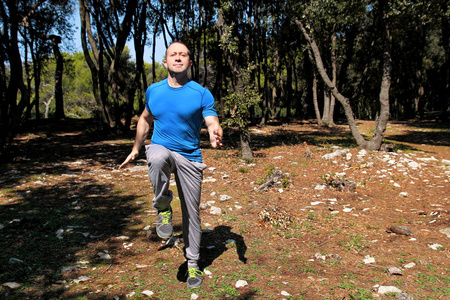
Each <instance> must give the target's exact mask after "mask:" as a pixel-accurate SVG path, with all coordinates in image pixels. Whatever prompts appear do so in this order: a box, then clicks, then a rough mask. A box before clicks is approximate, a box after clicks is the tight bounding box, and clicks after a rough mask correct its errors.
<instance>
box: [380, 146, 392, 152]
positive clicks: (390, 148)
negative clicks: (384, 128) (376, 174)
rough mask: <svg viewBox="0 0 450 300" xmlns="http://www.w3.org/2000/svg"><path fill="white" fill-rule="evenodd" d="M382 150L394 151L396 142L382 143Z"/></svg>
mask: <svg viewBox="0 0 450 300" xmlns="http://www.w3.org/2000/svg"><path fill="white" fill-rule="evenodd" d="M380 151H385V152H392V151H394V144H382V145H381V147H380Z"/></svg>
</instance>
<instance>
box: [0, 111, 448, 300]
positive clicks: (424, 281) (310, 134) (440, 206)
mask: <svg viewBox="0 0 450 300" xmlns="http://www.w3.org/2000/svg"><path fill="white" fill-rule="evenodd" d="M358 126H359V129H360V131H361V132H362V133H363V134H365V135H366V136H370V135H371V133H372V132H373V128H374V122H368V121H367V122H366V121H364V122H359V123H358ZM133 135H134V132H131V133H130V135H129V136H128V137H127V138H122V137H120V138H119V137H117V136H113V135H107V134H101V133H100V131H99V130H98V124H96V123H93V121H91V120H66V121H61V122H59V123H56V124H53V123H40V124H34V125H30V126H29V127H28V129H27V130H25V131H24V132H21V133H20V134H19V135H18V136H17V138H16V139H15V145H14V148H13V150H14V158H13V160H11V161H10V162H2V164H1V165H0V247H1V251H0V298H2V299H396V297H399V296H398V295H399V293H406V294H407V295H406V294H403V296H402V297H403V298H401V299H411V298H408V295H409V296H411V297H414V299H449V298H450V245H449V242H450V221H449V218H450V196H449V195H450V184H449V179H450V128H449V124H448V123H447V124H443V123H437V122H431V121H430V122H425V121H405V122H390V123H389V124H388V128H387V131H386V141H388V142H390V143H393V144H394V152H381V151H380V152H377V151H364V150H362V149H361V148H358V147H357V146H356V145H355V144H354V141H353V139H352V137H351V135H350V134H349V130H348V127H347V126H345V125H337V126H334V127H319V126H317V125H315V124H313V123H311V122H293V123H289V124H270V125H268V126H266V127H255V128H252V139H253V150H254V155H255V159H254V161H252V162H250V161H244V160H242V159H241V158H240V155H239V149H238V147H237V146H238V143H237V142H238V140H239V139H238V137H237V136H236V134H235V133H234V132H232V131H231V130H226V131H225V140H224V144H225V146H224V147H223V148H222V149H219V150H216V149H211V148H210V147H209V146H208V143H207V137H206V133H205V132H203V133H202V147H203V148H204V149H203V159H204V162H205V163H206V164H207V165H208V168H207V169H206V170H205V171H204V183H203V192H202V204H201V209H202V210H201V219H202V226H203V235H202V244H201V261H200V265H201V267H202V268H203V269H204V272H205V276H204V282H203V285H202V287H201V288H200V289H196V290H189V289H188V288H187V287H186V283H185V268H186V264H185V263H184V256H183V241H182V239H178V240H171V241H170V243H166V241H163V240H161V239H159V238H157V237H156V236H155V233H154V230H155V222H156V219H157V216H156V214H155V212H154V211H153V210H152V207H151V199H152V191H151V186H150V183H149V181H148V178H147V172H146V163H145V160H144V158H145V155H144V153H143V152H144V151H143V150H142V151H141V155H140V157H139V159H138V160H137V161H136V162H135V163H133V164H131V165H130V166H129V167H128V168H126V169H122V170H118V168H117V167H118V165H119V164H120V163H121V162H122V161H123V160H124V159H125V157H126V156H127V155H128V154H129V152H130V151H131V147H132V144H133V138H134V136H133ZM337 151H338V152H337ZM327 154H333V155H328V156H326V155H327ZM330 156H331V157H330ZM333 156H334V157H333ZM277 174H278V175H279V178H278V179H279V180H278V181H279V182H278V184H277V183H275V184H273V185H270V184H269V183H270V182H268V181H267V180H268V178H269V179H270V178H273V177H274V175H277ZM333 180H336V181H333ZM275 181H277V180H275ZM264 183H267V184H266V185H268V186H267V187H266V188H265V189H260V190H258V188H259V187H260V186H261V185H262V184H264ZM344 184H345V185H344ZM171 188H172V190H173V192H174V196H175V198H174V201H173V211H174V226H175V234H176V235H177V236H178V235H180V234H181V230H182V228H181V211H180V201H179V198H178V197H177V196H178V194H177V191H176V187H175V186H173V185H172V187H171ZM398 299H400V297H399V298H398Z"/></svg>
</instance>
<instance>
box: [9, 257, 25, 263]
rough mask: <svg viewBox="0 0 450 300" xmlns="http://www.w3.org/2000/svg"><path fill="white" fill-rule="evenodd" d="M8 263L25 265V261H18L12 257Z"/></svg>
mask: <svg viewBox="0 0 450 300" xmlns="http://www.w3.org/2000/svg"><path fill="white" fill-rule="evenodd" d="M8 263H9V264H21V263H23V260H21V259H18V258H14V257H11V258H10V259H9V260H8Z"/></svg>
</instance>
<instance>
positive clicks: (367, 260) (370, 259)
mask: <svg viewBox="0 0 450 300" xmlns="http://www.w3.org/2000/svg"><path fill="white" fill-rule="evenodd" d="M363 262H364V263H365V264H373V263H375V257H371V256H370V255H366V256H365V257H364V259H363Z"/></svg>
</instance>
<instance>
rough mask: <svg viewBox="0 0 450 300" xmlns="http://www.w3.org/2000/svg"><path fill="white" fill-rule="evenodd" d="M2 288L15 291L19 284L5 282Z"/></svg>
mask: <svg viewBox="0 0 450 300" xmlns="http://www.w3.org/2000/svg"><path fill="white" fill-rule="evenodd" d="M2 286H6V287H8V288H10V289H13V290H14V289H17V288H19V287H20V283H17V282H5V283H4V284H2Z"/></svg>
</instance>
